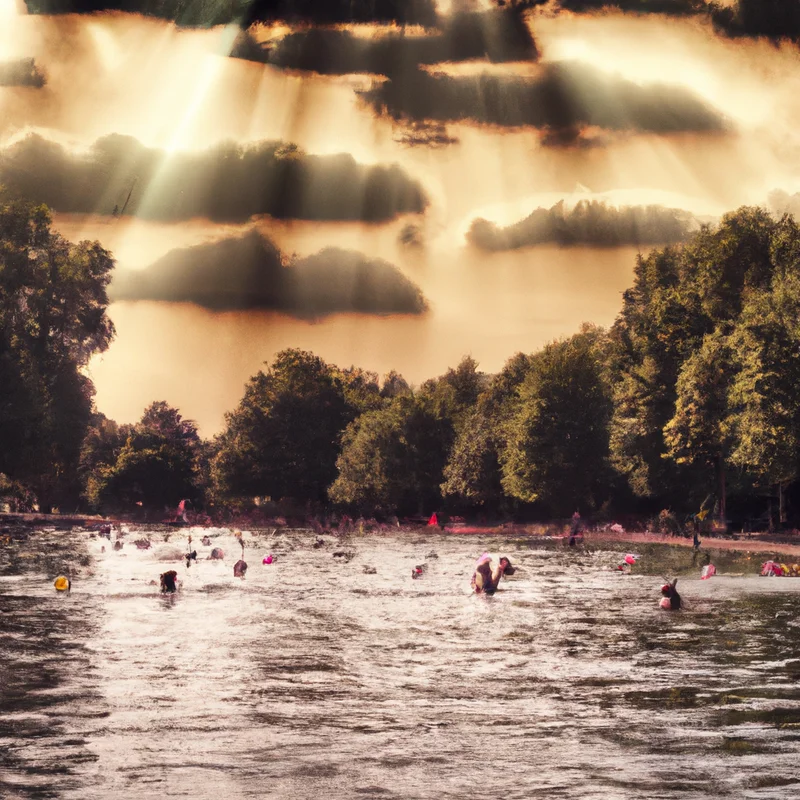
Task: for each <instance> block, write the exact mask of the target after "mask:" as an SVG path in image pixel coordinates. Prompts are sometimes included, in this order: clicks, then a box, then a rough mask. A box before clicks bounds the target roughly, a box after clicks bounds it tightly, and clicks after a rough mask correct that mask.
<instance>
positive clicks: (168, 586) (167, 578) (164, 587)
mask: <svg viewBox="0 0 800 800" xmlns="http://www.w3.org/2000/svg"><path fill="white" fill-rule="evenodd" d="M177 578H178V573H177V572H175V570H174V569H171V570H169V572H162V573H161V591H162V592H165V593H166V592H175V591H177V589H178V587H177V586H176V584H175V581H176V580H177Z"/></svg>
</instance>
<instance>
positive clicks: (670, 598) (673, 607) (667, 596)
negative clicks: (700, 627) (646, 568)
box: [660, 578, 681, 611]
mask: <svg viewBox="0 0 800 800" xmlns="http://www.w3.org/2000/svg"><path fill="white" fill-rule="evenodd" d="M677 582H678V579H677V578H675V580H674V581H667V582H666V583H665V584H664V585H663V586H662V587H661V594H662V595H663V597H662V598H661V603H660V605H661V608H663V609H664V610H665V611H680V610H681V596H680V595H679V594H678V590H677V589H676V588H675V584H676V583H677Z"/></svg>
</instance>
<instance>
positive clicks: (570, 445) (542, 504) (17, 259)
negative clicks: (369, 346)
mask: <svg viewBox="0 0 800 800" xmlns="http://www.w3.org/2000/svg"><path fill="white" fill-rule="evenodd" d="M113 266H114V262H113V258H112V256H111V254H110V253H108V251H106V250H105V249H103V248H102V247H101V246H100V245H99V244H98V243H96V242H94V243H90V242H81V243H79V244H71V243H69V242H67V241H65V240H64V239H63V238H62V237H60V236H59V235H58V234H57V233H55V232H54V231H53V230H52V228H51V224H50V217H49V213H48V211H47V209H46V208H44V207H41V206H40V207H37V206H33V205H30V204H26V203H22V202H12V201H3V202H2V203H1V204H0V501H2V500H3V498H4V500H5V503H6V505H8V506H11V507H14V508H22V507H26V506H27V507H34V506H36V507H38V508H40V509H41V510H50V509H52V508H54V507H57V508H59V509H60V510H61V511H68V510H69V511H71V510H74V509H78V508H86V509H88V508H91V509H96V510H101V511H104V512H116V513H118V512H130V511H134V510H136V509H137V508H145V509H146V508H154V509H163V507H165V506H174V505H175V504H177V503H178V502H179V501H180V500H181V499H188V500H190V501H191V502H192V503H193V504H194V505H195V507H196V508H198V509H199V508H205V509H212V508H217V509H220V508H225V507H227V506H239V507H241V506H242V505H247V504H251V503H253V502H254V501H255V500H256V499H260V500H266V499H269V500H271V501H273V502H280V503H284V504H290V505H292V506H293V507H295V508H298V507H300V508H304V509H306V510H307V511H309V512H312V513H313V512H317V511H320V510H324V509H329V508H331V507H335V508H337V509H340V510H342V511H347V512H348V513H359V514H365V515H367V514H368V515H376V516H389V515H395V514H398V515H416V514H422V513H425V514H428V513H430V512H431V511H433V510H440V511H442V510H444V511H450V512H451V513H461V514H482V515H486V516H487V517H497V516H515V517H522V518H535V517H540V518H547V517H561V516H565V515H569V514H571V513H572V512H573V511H574V510H575V509H579V510H581V512H582V513H592V514H600V513H606V514H612V513H613V514H625V513H637V514H638V513H641V512H643V511H648V510H649V511H653V510H658V509H662V508H671V509H673V510H674V511H675V513H676V515H680V514H686V513H689V512H695V511H698V510H699V509H700V508H701V506H703V505H704V503H705V505H706V506H709V508H710V504H713V505H715V506H716V511H717V513H718V514H719V515H720V516H721V517H722V518H723V519H725V518H727V517H729V516H733V517H736V516H739V517H745V516H748V515H750V516H757V515H758V514H760V513H762V512H763V511H764V509H765V508H766V506H767V502H768V501H769V502H770V503H771V502H772V501H771V499H770V498H771V497H772V496H773V495H774V496H775V498H776V515H777V518H779V519H780V521H781V522H787V521H789V519H790V516H791V499H792V487H793V486H794V484H795V482H796V480H797V477H798V467H799V466H800V459H798V454H800V391H799V390H800V269H799V267H800V227H798V225H797V223H796V222H795V220H794V218H793V217H792V216H790V215H784V216H782V217H781V218H779V219H778V218H775V217H773V216H771V215H770V214H769V213H767V212H766V211H765V210H763V209H760V208H749V207H745V208H741V209H739V210H737V211H735V212H733V213H730V214H728V215H726V216H725V217H724V218H723V219H722V221H721V223H720V224H719V225H718V226H714V227H712V226H703V227H701V229H700V230H699V231H697V232H696V233H694V234H692V235H691V236H690V237H689V238H688V239H687V241H686V242H684V243H682V244H678V245H674V246H669V247H665V248H662V249H656V250H653V251H652V252H650V253H649V254H648V255H646V256H640V257H639V258H638V260H637V263H636V266H635V271H634V281H633V285H632V287H631V288H630V289H628V290H627V291H626V292H625V293H624V295H623V302H622V309H621V311H620V313H619V315H618V317H617V319H616V321H615V322H614V324H613V325H612V326H611V327H610V328H609V329H607V330H606V329H602V328H599V327H596V326H593V325H589V324H584V325H583V326H582V327H581V329H580V330H579V331H578V332H577V333H575V334H574V335H572V336H570V337H567V338H564V339H561V340H559V341H554V342H551V343H549V344H547V345H545V346H544V347H543V348H541V349H540V350H538V351H536V352H533V353H524V352H519V353H517V354H515V355H513V356H512V357H511V358H509V360H508V361H507V363H506V364H505V366H504V367H503V368H502V369H501V370H500V372H498V373H497V374H493V375H490V374H486V373H483V372H481V371H480V370H479V368H478V364H477V363H476V362H475V360H474V359H472V358H471V357H468V356H467V357H465V358H463V359H462V361H461V362H460V363H459V364H458V365H457V366H455V367H453V368H451V369H448V370H447V371H446V372H445V373H444V374H443V375H440V376H438V377H435V378H431V379H430V380H427V381H425V382H424V383H422V384H421V385H420V386H417V387H412V386H410V385H409V384H408V382H407V381H405V380H404V379H403V377H402V376H401V375H398V374H397V373H395V372H391V373H389V374H388V375H386V376H384V377H383V378H382V379H380V378H379V376H378V375H377V374H375V373H373V372H369V371H365V370H362V369H359V368H357V367H348V368H342V367H339V366H336V365H333V364H328V363H326V362H325V361H324V360H323V359H321V358H320V357H319V356H317V355H315V354H313V353H309V352H304V351H301V350H285V351H283V352H281V353H278V354H277V355H276V356H275V358H274V359H273V360H272V361H271V362H270V363H268V364H265V365H264V369H262V370H261V371H259V372H258V373H257V374H256V375H254V376H253V377H251V378H250V379H249V381H248V382H247V384H246V387H245V391H244V395H243V397H242V399H241V401H240V402H239V404H238V406H237V407H236V408H235V409H233V410H232V411H230V412H229V413H227V414H226V416H225V424H224V427H223V430H222V432H221V433H220V434H219V435H217V436H216V437H215V438H213V439H212V440H204V439H203V438H202V437H201V436H200V435H199V433H198V429H197V426H196V425H195V424H194V423H193V422H191V421H189V420H186V419H183V417H182V416H181V414H180V412H179V410H178V409H175V408H172V407H170V406H169V405H168V404H167V403H165V402H154V403H153V404H152V405H150V406H149V407H148V408H147V409H146V410H145V411H144V414H143V415H142V417H141V419H140V420H139V421H138V422H136V423H135V424H118V423H116V422H115V421H113V420H111V419H108V418H106V417H105V416H104V415H102V414H100V413H99V412H98V411H97V410H96V409H95V408H94V405H93V392H94V388H93V386H92V383H91V381H90V379H89V378H88V377H87V376H86V374H85V367H86V364H87V363H88V360H89V358H90V357H91V356H92V355H93V354H94V353H97V352H101V351H103V350H104V349H106V348H107V347H108V345H109V343H110V342H111V340H112V338H113V335H114V330H113V325H112V324H111V322H110V320H109V318H108V316H107V313H106V312H107V306H108V297H107V294H106V290H107V287H108V283H109V281H110V278H111V274H112V271H113ZM787 497H788V501H787ZM709 498H712V500H711V501H709Z"/></svg>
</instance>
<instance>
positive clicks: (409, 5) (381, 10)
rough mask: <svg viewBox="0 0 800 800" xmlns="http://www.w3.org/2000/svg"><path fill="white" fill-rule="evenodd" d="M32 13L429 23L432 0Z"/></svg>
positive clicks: (211, 0)
mask: <svg viewBox="0 0 800 800" xmlns="http://www.w3.org/2000/svg"><path fill="white" fill-rule="evenodd" d="M25 4H26V6H27V7H28V13H30V14H92V13H96V12H101V11H127V12H130V13H134V14H143V15H145V16H150V17H159V18H161V19H168V20H173V21H174V22H177V23H178V24H179V25H184V26H187V27H211V26H214V25H225V24H228V23H230V22H238V23H240V24H241V25H242V26H243V27H248V26H250V25H252V24H253V23H254V22H273V21H285V22H297V23H311V24H319V25H335V24H339V23H345V22H382V23H391V22H396V23H400V24H413V25H425V26H432V25H435V24H436V22H437V15H436V4H435V2H434V0H221V2H218V1H217V0H195V1H194V2H186V0H131V1H129V0H125V2H123V0H116V2H113V0H112V1H111V2H103V0H25Z"/></svg>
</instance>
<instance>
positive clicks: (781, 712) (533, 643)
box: [0, 529, 800, 800]
mask: <svg viewBox="0 0 800 800" xmlns="http://www.w3.org/2000/svg"><path fill="white" fill-rule="evenodd" d="M187 533H189V532H187V531H176V532H173V533H172V534H171V535H169V541H164V537H165V535H166V534H165V533H164V532H163V531H162V532H158V533H156V532H154V531H150V532H149V533H147V534H145V533H143V532H142V531H141V530H134V529H131V530H126V533H125V535H124V536H123V538H122V540H121V541H123V542H124V545H123V548H122V549H121V550H120V551H115V550H113V547H112V545H113V539H114V536H113V535H112V542H109V541H107V540H105V539H102V538H98V537H90V535H89V534H87V533H77V532H76V533H57V532H47V531H42V532H39V533H37V534H36V535H34V536H32V537H30V538H29V539H27V540H26V541H16V542H12V543H11V544H9V545H5V546H4V545H0V796H2V797H4V798H5V797H8V798H70V799H72V798H75V800H78V799H80V800H90V799H91V798H98V799H99V798H103V799H104V800H107V799H108V798H112V800H113V798H123V797H124V798H136V800H140V799H142V800H149V798H163V797H167V796H168V797H191V798H193V800H205V799H206V798H208V800H222V798H249V797H257V798H287V799H291V800H294V799H295V798H298V799H304V798H310V799H312V800H316V798H320V800H322V798H331V799H332V800H338V799H339V798H402V800H411V799H412V798H436V800H440V799H441V798H465V797H467V798H470V797H479V796H488V797H498V798H506V800H513V798H603V800H609V798H612V799H614V798H642V799H643V800H644V799H645V798H646V800H656V799H657V798H676V797H679V798H709V797H730V798H781V799H783V798H789V797H795V796H797V793H798V791H800V636H798V632H799V631H798V627H799V625H800V623H798V612H800V579H798V580H793V579H791V578H760V577H757V576H756V572H757V569H758V566H759V564H760V562H761V561H762V560H766V556H760V555H753V556H752V557H750V558H748V557H747V556H743V555H736V554H730V553H728V554H724V555H722V554H720V556H719V559H720V560H718V559H717V555H716V554H712V555H713V558H714V562H715V563H716V564H717V566H718V568H719V569H720V571H721V572H726V571H727V572H728V573H745V574H744V575H731V574H728V575H725V574H723V575H718V576H717V577H715V578H713V579H712V580H709V581H700V580H699V575H700V567H701V566H702V564H703V563H705V561H704V560H703V557H702V555H700V556H698V555H697V554H693V553H692V552H691V550H689V549H687V548H669V547H666V546H659V545H647V546H644V547H641V548H640V549H639V552H640V553H641V554H642V558H641V559H640V561H639V563H638V564H637V566H636V567H634V569H633V571H632V573H631V574H620V573H618V572H614V571H612V568H613V567H614V566H615V565H616V564H618V563H619V562H620V560H621V556H622V555H623V554H624V553H625V549H624V548H625V545H624V544H619V545H614V544H610V543H603V544H600V543H598V544H597V545H592V543H591V541H587V543H586V544H585V545H584V546H583V547H581V548H577V549H576V550H569V549H568V548H565V547H563V546H561V545H558V544H556V543H553V542H543V541H542V540H541V539H537V538H533V537H532V538H519V537H514V538H511V537H509V538H502V537H499V536H472V535H469V536H466V535H465V536H453V535H446V534H440V533H427V532H424V533H412V534H392V535H383V534H381V535H364V536H352V537H349V538H348V537H344V538H340V537H333V536H326V537H324V539H325V541H326V544H325V546H323V547H320V548H317V549H315V548H314V547H313V546H312V544H313V542H314V539H315V535H314V534H313V533H311V532H299V531H294V532H278V533H275V534H271V533H270V532H263V533H258V534H256V533H250V532H247V531H245V534H244V540H245V544H246V549H245V560H246V561H247V562H248V564H249V570H248V572H247V576H246V579H245V580H240V579H236V578H234V577H233V564H234V563H235V561H236V560H237V559H238V558H239V556H240V555H241V550H240V548H239V545H238V543H237V541H236V540H235V539H234V538H233V536H232V534H231V531H228V530H221V529H217V530H211V531H205V532H204V531H199V530H196V531H191V533H192V534H193V536H194V543H193V547H196V548H197V550H198V560H197V563H196V564H192V566H191V567H190V568H189V569H187V568H186V566H185V563H184V562H183V561H182V560H181V559H180V556H181V554H182V553H184V552H185V551H186V550H187V540H186V536H187ZM204 533H208V534H209V535H210V536H211V538H212V546H218V547H222V548H223V550H224V551H225V560H224V562H214V561H209V560H205V559H206V557H207V555H208V554H209V553H210V550H211V546H202V545H200V537H201V536H202V535H203V534H204ZM144 535H147V536H149V537H150V538H151V540H152V542H153V547H152V548H151V549H150V550H138V549H137V548H136V546H135V545H134V544H133V541H134V540H135V539H137V538H141V537H142V536H144ZM102 548H105V552H103V551H102ZM484 549H489V550H491V551H493V552H496V553H499V554H504V555H508V556H509V557H510V558H511V560H512V562H513V563H514V565H515V566H516V567H518V568H519V569H518V571H517V573H516V574H515V575H514V576H513V577H510V578H508V579H507V580H506V581H504V583H503V584H501V586H502V591H499V592H498V593H497V594H495V595H494V596H493V597H485V596H475V595H472V594H470V590H469V589H470V587H469V580H470V576H471V573H472V566H473V564H474V560H475V558H476V557H477V556H478V555H480V553H481V552H482V551H483V550H484ZM335 552H345V553H348V554H352V558H351V559H350V560H349V561H348V560H346V559H347V557H341V556H334V555H333V554H334V553H335ZM267 553H272V554H274V555H275V556H276V560H275V562H274V563H273V564H271V565H262V563H261V559H262V557H263V556H264V555H266V554H267ZM422 563H427V565H428V569H427V572H426V573H425V574H424V576H423V577H422V578H420V579H419V580H412V579H411V570H412V568H413V567H414V566H415V565H417V564H422ZM370 568H373V569H374V570H375V571H374V573H373V572H371V570H370ZM168 569H175V570H177V572H178V574H179V576H180V579H181V581H182V585H181V589H180V591H179V592H178V593H177V594H176V595H167V596H164V595H161V594H160V593H159V587H158V586H157V585H154V584H153V581H155V582H156V583H157V582H158V578H159V574H160V573H161V572H164V571H165V570H168ZM667 570H668V571H669V573H670V575H673V574H680V575H681V576H682V577H681V578H680V580H679V582H678V588H679V589H680V590H681V593H682V596H683V598H684V601H685V605H686V608H685V609H684V610H683V611H682V612H680V613H676V614H670V613H667V612H663V611H660V610H659V608H658V601H659V599H660V593H659V590H660V586H661V583H662V582H663V577H664V574H665V572H666V571H667ZM62 573H63V574H70V575H71V576H72V580H73V588H72V592H71V593H70V594H68V595H61V594H57V593H56V592H55V590H54V589H53V580H54V578H55V577H56V576H57V575H58V574H62Z"/></svg>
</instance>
